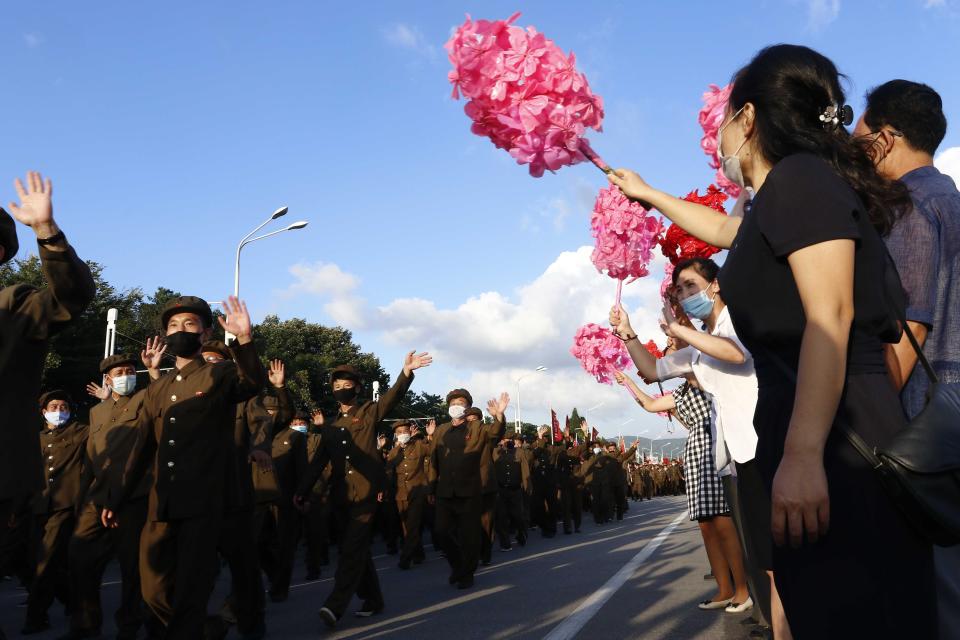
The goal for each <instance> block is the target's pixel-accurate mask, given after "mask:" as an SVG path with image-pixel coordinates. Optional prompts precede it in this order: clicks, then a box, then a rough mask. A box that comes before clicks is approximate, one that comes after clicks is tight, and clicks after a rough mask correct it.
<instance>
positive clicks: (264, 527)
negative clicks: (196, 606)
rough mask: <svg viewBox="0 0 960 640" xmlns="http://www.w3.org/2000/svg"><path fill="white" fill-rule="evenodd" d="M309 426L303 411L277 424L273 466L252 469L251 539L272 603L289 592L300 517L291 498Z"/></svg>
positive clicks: (282, 391) (280, 391)
mask: <svg viewBox="0 0 960 640" xmlns="http://www.w3.org/2000/svg"><path fill="white" fill-rule="evenodd" d="M287 393H288V392H287V390H286V389H285V388H280V389H278V394H279V395H280V396H281V397H283V396H285V395H286V394H287ZM281 417H282V416H281ZM309 423H310V416H308V415H307V414H306V413H305V412H303V411H298V412H296V413H295V414H294V416H293V420H291V421H290V423H289V424H288V425H283V424H279V423H278V424H277V425H276V426H275V428H274V432H275V435H274V436H273V445H272V457H273V466H272V467H271V468H270V469H269V470H267V471H262V470H261V469H259V468H254V469H253V473H254V474H256V476H257V478H258V479H257V480H256V481H255V482H254V485H255V486H256V492H257V502H258V505H257V516H256V525H255V530H256V532H257V535H256V536H255V537H256V539H257V541H258V546H259V548H260V550H261V551H260V558H261V562H260V565H261V567H262V568H263V571H264V573H265V574H266V575H267V578H268V580H269V581H270V590H269V594H270V599H271V600H272V601H273V602H283V601H285V600H286V599H287V597H288V596H289V593H290V581H291V578H292V576H293V560H294V555H295V554H296V551H297V539H298V537H299V533H300V514H299V513H298V512H297V510H296V508H294V506H293V496H294V495H295V494H296V491H297V487H298V486H300V482H301V480H303V478H304V476H305V475H306V471H307V425H308V424H309ZM265 498H268V499H269V500H267V501H264V499H265Z"/></svg>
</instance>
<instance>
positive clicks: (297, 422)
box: [274, 411, 310, 427]
mask: <svg viewBox="0 0 960 640" xmlns="http://www.w3.org/2000/svg"><path fill="white" fill-rule="evenodd" d="M274 413H276V411H274ZM290 426H291V427H309V426H310V425H309V424H307V421H306V420H304V419H303V418H294V419H293V420H291V421H290Z"/></svg>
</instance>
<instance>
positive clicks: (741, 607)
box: [724, 596, 753, 613]
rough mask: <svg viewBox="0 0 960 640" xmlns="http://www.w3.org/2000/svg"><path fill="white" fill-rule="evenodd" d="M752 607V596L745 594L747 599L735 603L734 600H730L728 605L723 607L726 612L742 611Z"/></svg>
mask: <svg viewBox="0 0 960 640" xmlns="http://www.w3.org/2000/svg"><path fill="white" fill-rule="evenodd" d="M752 608H753V598H751V597H750V596H747V599H746V600H744V601H743V602H741V603H740V604H737V603H736V602H731V603H730V606H729V607H727V608H726V609H724V611H726V612H727V613H743V612H744V611H749V610H750V609H752Z"/></svg>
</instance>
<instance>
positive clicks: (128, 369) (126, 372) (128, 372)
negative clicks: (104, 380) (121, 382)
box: [107, 364, 137, 380]
mask: <svg viewBox="0 0 960 640" xmlns="http://www.w3.org/2000/svg"><path fill="white" fill-rule="evenodd" d="M135 375H137V369H136V367H134V366H133V365H132V364H122V365H120V366H117V367H113V368H112V369H110V370H109V371H107V377H109V378H110V380H113V379H114V378H121V377H123V376H135Z"/></svg>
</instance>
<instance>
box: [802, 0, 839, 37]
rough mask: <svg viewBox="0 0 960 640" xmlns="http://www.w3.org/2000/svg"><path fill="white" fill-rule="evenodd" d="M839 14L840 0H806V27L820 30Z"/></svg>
mask: <svg viewBox="0 0 960 640" xmlns="http://www.w3.org/2000/svg"><path fill="white" fill-rule="evenodd" d="M839 15H840V0H807V27H809V29H810V30H811V31H820V30H822V29H824V28H825V27H827V26H828V25H829V24H830V23H832V22H833V21H834V20H836V19H837V16H839Z"/></svg>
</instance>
